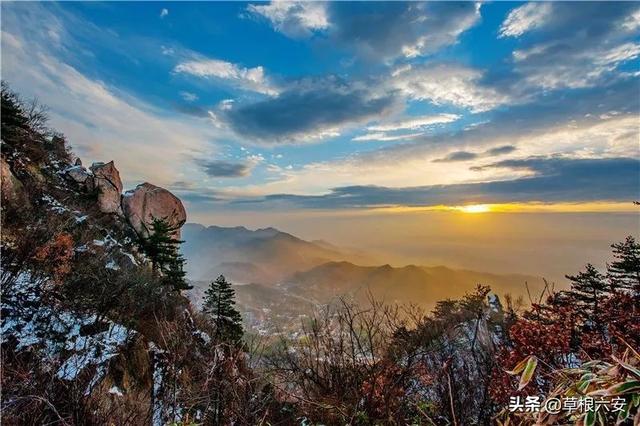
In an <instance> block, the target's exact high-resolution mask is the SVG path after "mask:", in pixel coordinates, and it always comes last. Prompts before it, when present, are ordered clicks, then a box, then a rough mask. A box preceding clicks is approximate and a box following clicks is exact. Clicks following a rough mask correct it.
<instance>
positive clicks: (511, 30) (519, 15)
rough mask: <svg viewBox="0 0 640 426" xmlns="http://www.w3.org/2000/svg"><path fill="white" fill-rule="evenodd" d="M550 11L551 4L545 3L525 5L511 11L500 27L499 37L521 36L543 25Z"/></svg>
mask: <svg viewBox="0 0 640 426" xmlns="http://www.w3.org/2000/svg"><path fill="white" fill-rule="evenodd" d="M551 9H552V7H551V4H550V3H546V2H535V3H527V4H525V5H523V6H520V7H517V8H515V9H513V10H512V11H511V12H509V15H507V18H506V19H505V21H504V22H503V23H502V26H501V27H500V37H517V36H521V35H522V34H524V33H525V32H527V31H530V30H532V29H533V28H536V27H539V26H541V25H543V24H544V22H545V20H546V19H547V18H548V17H549V15H550V13H551Z"/></svg>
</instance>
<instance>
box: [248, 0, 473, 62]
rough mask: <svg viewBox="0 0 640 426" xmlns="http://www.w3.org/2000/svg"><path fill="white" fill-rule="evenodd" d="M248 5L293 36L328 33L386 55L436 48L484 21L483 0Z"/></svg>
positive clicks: (353, 46) (339, 41)
mask: <svg viewBox="0 0 640 426" xmlns="http://www.w3.org/2000/svg"><path fill="white" fill-rule="evenodd" d="M247 10H248V11H249V12H250V13H252V14H254V15H259V16H262V17H264V18H266V19H267V20H268V21H269V22H270V23H271V25H272V26H273V28H274V29H275V30H276V31H279V32H281V33H283V34H285V35H287V36H289V37H292V38H301V37H310V36H312V35H313V34H315V33H322V34H326V35H327V37H328V39H329V40H330V41H331V43H332V44H334V45H336V44H337V45H339V46H343V47H345V48H351V49H355V50H356V51H357V52H358V53H360V54H362V55H364V56H366V57H369V58H376V59H382V60H392V59H394V58H397V57H405V58H413V57H417V56H423V55H427V54H431V53H434V52H436V51H438V50H439V49H441V48H443V47H446V46H449V45H452V44H454V43H456V41H457V40H458V37H459V36H460V35H461V34H462V33H463V32H465V31H466V30H468V29H469V28H471V27H472V26H474V25H475V24H476V23H477V22H478V21H479V20H480V3H468V2H442V3H418V2H373V3H360V2H331V3H325V2H284V1H272V2H271V3H269V4H266V5H256V4H252V5H249V6H248V8H247Z"/></svg>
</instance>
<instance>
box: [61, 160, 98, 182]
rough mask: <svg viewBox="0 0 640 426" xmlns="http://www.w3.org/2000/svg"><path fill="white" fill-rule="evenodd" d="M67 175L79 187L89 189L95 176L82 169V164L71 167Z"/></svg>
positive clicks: (66, 171)
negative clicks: (82, 186)
mask: <svg viewBox="0 0 640 426" xmlns="http://www.w3.org/2000/svg"><path fill="white" fill-rule="evenodd" d="M65 173H66V174H67V176H69V177H70V178H71V179H72V180H73V181H74V182H76V183H77V184H78V185H84V186H87V187H89V186H91V185H92V184H93V174H92V173H91V172H90V171H89V170H87V169H85V168H84V167H82V164H80V165H76V166H72V167H69V168H68V169H67V170H65Z"/></svg>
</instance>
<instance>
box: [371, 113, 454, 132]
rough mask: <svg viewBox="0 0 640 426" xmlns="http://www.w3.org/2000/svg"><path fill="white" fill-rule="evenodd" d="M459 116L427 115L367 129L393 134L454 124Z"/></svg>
mask: <svg viewBox="0 0 640 426" xmlns="http://www.w3.org/2000/svg"><path fill="white" fill-rule="evenodd" d="M459 118H460V116H459V115H458V114H436V115H425V116H422V117H414V118H411V119H408V120H403V121H398V122H394V123H386V124H378V125H375V126H370V127H367V130H369V131H371V132H391V131H396V130H416V129H422V128H424V127H429V126H433V125H435V124H446V123H452V122H454V121H456V120H458V119H459Z"/></svg>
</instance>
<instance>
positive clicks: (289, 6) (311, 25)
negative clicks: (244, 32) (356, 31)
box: [247, 1, 329, 38]
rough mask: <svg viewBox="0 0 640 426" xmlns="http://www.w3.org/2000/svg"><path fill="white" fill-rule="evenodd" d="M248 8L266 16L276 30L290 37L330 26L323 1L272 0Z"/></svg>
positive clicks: (304, 35) (301, 35)
mask: <svg viewBox="0 0 640 426" xmlns="http://www.w3.org/2000/svg"><path fill="white" fill-rule="evenodd" d="M247 10H248V11H249V12H250V13H252V14H254V15H258V16H262V17H264V18H266V19H267V20H268V21H269V22H270V23H271V25H272V26H273V28H274V29H275V30H276V31H279V32H281V33H283V34H285V35H287V36H289V37H292V38H299V37H308V36H310V35H311V34H312V33H313V32H314V31H322V30H326V29H327V28H328V27H329V21H328V17H327V6H326V4H325V3H321V2H289V1H272V2H270V3H268V4H259V5H256V4H250V5H249V6H248V7H247Z"/></svg>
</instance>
